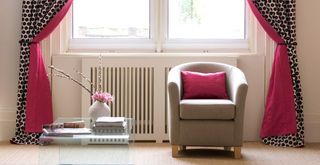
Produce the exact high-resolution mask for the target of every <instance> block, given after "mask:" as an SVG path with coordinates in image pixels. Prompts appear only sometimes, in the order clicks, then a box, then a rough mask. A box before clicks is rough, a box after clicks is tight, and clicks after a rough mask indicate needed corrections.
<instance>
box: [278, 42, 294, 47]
mask: <svg viewBox="0 0 320 165" xmlns="http://www.w3.org/2000/svg"><path fill="white" fill-rule="evenodd" d="M278 45H295V46H297V45H298V43H297V42H291V43H285V42H281V43H278Z"/></svg>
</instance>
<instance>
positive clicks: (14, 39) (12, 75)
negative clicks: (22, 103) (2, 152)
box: [0, 0, 22, 140]
mask: <svg viewBox="0 0 320 165" xmlns="http://www.w3.org/2000/svg"><path fill="white" fill-rule="evenodd" d="M21 2H22V0H15V1H12V0H1V1H0V140H2V139H8V138H10V137H12V136H13V134H14V126H15V112H16V98H17V94H16V93H17V82H18V66H19V63H18V59H19V43H18V41H19V36H20V25H21V5H22V3H21Z"/></svg>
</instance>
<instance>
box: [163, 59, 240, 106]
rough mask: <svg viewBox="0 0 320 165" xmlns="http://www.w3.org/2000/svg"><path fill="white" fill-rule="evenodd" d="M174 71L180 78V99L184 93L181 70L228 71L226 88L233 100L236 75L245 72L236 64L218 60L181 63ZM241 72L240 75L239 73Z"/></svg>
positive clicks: (202, 71)
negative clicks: (235, 65) (223, 62)
mask: <svg viewBox="0 0 320 165" xmlns="http://www.w3.org/2000/svg"><path fill="white" fill-rule="evenodd" d="M171 70H172V72H175V73H174V74H176V76H178V77H176V78H177V79H179V80H180V81H179V83H180V84H179V85H180V87H181V89H180V90H179V91H180V99H181V97H182V94H183V88H182V86H183V84H182V81H181V74H180V73H181V71H193V72H201V73H214V72H226V76H227V79H226V81H227V82H226V88H227V89H226V90H227V93H228V96H229V97H230V99H231V100H232V101H235V93H234V90H233V89H234V88H235V85H233V83H234V82H233V81H234V80H235V77H244V74H243V73H242V71H241V70H240V69H238V68H236V67H234V66H231V65H227V64H222V63H216V62H191V63H185V64H181V65H177V66H175V67H173V68H172V69H171ZM238 74H240V75H238ZM169 77H170V76H169Z"/></svg>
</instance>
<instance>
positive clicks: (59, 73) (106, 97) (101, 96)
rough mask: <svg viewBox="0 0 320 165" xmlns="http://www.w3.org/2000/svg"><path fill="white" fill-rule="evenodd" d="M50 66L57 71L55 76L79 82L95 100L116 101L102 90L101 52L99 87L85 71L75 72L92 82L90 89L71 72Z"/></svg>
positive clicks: (100, 58) (100, 57) (100, 59)
mask: <svg viewBox="0 0 320 165" xmlns="http://www.w3.org/2000/svg"><path fill="white" fill-rule="evenodd" d="M49 68H50V69H52V70H53V71H55V72H56V73H53V76H57V77H61V78H66V79H69V80H71V81H73V82H75V83H76V84H78V85H79V86H81V87H82V88H83V89H85V90H86V91H87V92H88V93H89V94H90V95H91V98H92V100H93V101H99V102H103V103H108V104H110V103H111V102H113V101H114V98H113V96H112V95H111V94H110V93H108V92H102V89H101V88H102V72H101V70H102V56H101V54H100V56H99V67H98V83H97V88H96V86H95V85H94V84H93V83H92V81H91V80H90V79H89V78H87V77H86V76H85V75H84V74H83V73H81V72H80V71H78V70H75V72H76V73H77V74H79V75H80V76H81V78H83V79H84V80H86V82H88V83H89V84H90V89H89V88H88V87H86V85H85V84H84V83H83V82H80V81H78V80H76V79H75V78H73V77H72V76H71V75H70V74H68V73H66V72H64V71H63V70H61V69H58V68H56V67H55V66H53V65H51V66H49ZM93 91H95V92H93Z"/></svg>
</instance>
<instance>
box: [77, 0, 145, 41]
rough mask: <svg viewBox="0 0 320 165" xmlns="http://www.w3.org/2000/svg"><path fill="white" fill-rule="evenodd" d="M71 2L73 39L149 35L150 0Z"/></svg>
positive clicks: (80, 0) (78, 0) (87, 0)
mask: <svg viewBox="0 0 320 165" xmlns="http://www.w3.org/2000/svg"><path fill="white" fill-rule="evenodd" d="M124 4H125V5H124ZM73 5H74V6H73V29H72V31H73V38H149V37H150V36H149V30H150V29H149V24H150V23H149V15H150V14H149V0H75V1H74V4H73Z"/></svg>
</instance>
